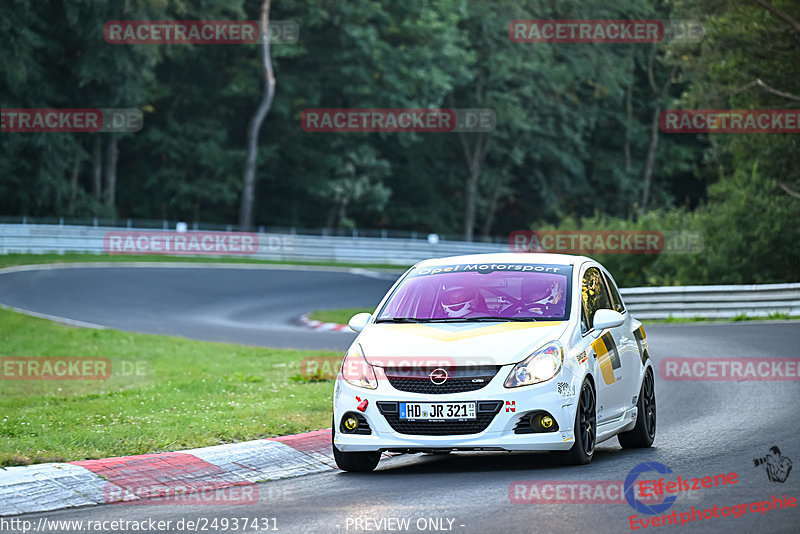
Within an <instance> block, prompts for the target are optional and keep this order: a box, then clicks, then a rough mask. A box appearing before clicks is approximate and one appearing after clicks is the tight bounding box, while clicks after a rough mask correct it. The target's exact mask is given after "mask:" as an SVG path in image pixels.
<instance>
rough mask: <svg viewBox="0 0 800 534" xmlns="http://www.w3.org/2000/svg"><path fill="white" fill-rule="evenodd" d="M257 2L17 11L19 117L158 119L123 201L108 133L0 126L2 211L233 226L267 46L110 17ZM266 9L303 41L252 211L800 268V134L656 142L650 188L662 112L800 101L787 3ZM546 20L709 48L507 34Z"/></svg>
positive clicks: (646, 276) (773, 276)
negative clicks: (671, 31)
mask: <svg viewBox="0 0 800 534" xmlns="http://www.w3.org/2000/svg"><path fill="white" fill-rule="evenodd" d="M259 8H260V2H259V1H258V0H226V1H224V2H223V1H213V0H203V1H199V2H184V1H181V0H126V1H124V2H122V1H121V2H98V1H95V0H70V1H67V0H42V1H40V2H26V1H23V0H7V1H6V2H4V6H3V9H2V10H0V30H1V31H2V32H3V35H4V37H5V40H4V46H3V47H2V48H0V72H2V74H0V96H1V97H2V98H0V105H2V107H4V108H14V107H135V108H139V109H142V110H143V111H144V113H145V121H144V122H145V125H144V128H143V129H142V130H141V131H140V132H138V133H134V134H120V135H118V136H116V142H117V143H118V144H117V157H118V169H117V176H118V178H117V185H116V191H115V194H114V195H113V198H109V197H108V196H107V195H105V196H104V193H107V192H108V188H107V187H106V185H105V184H101V187H100V188H98V187H97V185H96V184H95V175H96V173H95V170H94V169H95V167H96V166H97V157H96V156H95V155H94V154H95V153H94V151H95V150H96V149H98V148H99V147H100V146H102V150H101V152H100V153H101V154H105V152H106V149H107V148H108V146H109V143H110V138H111V134H67V133H60V134H54V133H50V134H44V133H2V134H0V147H2V149H1V150H0V215H28V216H73V217H92V216H101V217H121V218H143V219H169V220H186V221H190V222H191V221H202V222H206V223H223V224H224V223H233V222H235V221H236V220H237V218H238V217H237V213H238V209H239V200H240V198H239V197H240V189H241V182H242V172H243V166H244V158H245V135H246V127H247V122H248V121H249V119H250V117H251V115H252V113H253V111H254V109H255V107H256V105H257V104H258V101H259V98H260V95H261V90H262V86H263V75H262V72H261V69H260V61H261V58H260V48H259V46H258V45H256V44H249V45H113V44H108V43H106V42H105V41H104V39H103V23H104V22H106V21H108V20H114V19H156V20H165V19H178V20H187V19H211V20H223V19H236V20H241V19H247V20H256V19H257V18H258V13H259ZM769 8H776V9H769ZM271 18H272V20H274V21H281V20H293V21H295V22H297V24H298V26H299V28H300V33H299V41H298V42H297V44H275V45H273V46H272V60H273V64H274V68H275V76H276V79H277V89H276V93H275V99H274V102H273V105H272V109H271V110H270V112H269V115H268V117H267V120H266V122H265V123H264V127H263V129H262V132H261V137H260V142H259V147H260V148H259V154H258V174H257V188H256V199H257V201H256V213H255V221H256V224H259V225H269V226H296V227H329V228H352V227H357V228H387V229H405V230H412V231H418V232H431V231H432V232H438V233H442V234H464V235H469V234H471V233H473V232H474V234H475V235H476V236H481V235H483V236H489V235H495V236H497V235H505V234H507V233H508V232H510V231H513V230H517V229H524V228H544V227H548V228H559V227H563V228H573V227H581V228H627V227H632V228H633V227H635V228H643V229H660V228H668V229H675V230H694V231H698V232H701V233H702V234H703V237H704V241H705V244H706V249H705V251H704V252H703V253H702V254H694V255H691V256H686V255H683V256H668V255H662V256H659V257H641V256H636V257H615V258H603V259H604V261H607V262H609V263H610V264H611V265H612V266H614V265H616V266H617V268H619V269H621V270H622V271H621V272H623V273H624V274H623V277H624V278H626V280H627V282H629V283H625V285H632V284H652V283H709V282H766V281H795V280H797V279H798V274H800V269H799V268H798V267H797V265H800V247H797V246H796V245H794V243H796V242H797V240H798V238H800V198H795V197H793V196H792V195H791V192H796V191H798V190H800V169H798V167H797V165H796V164H795V162H796V154H797V153H798V141H797V136H796V135H792V134H709V135H697V134H681V135H675V134H664V133H659V135H658V139H657V141H658V144H657V149H656V150H655V153H654V161H653V165H652V180H651V183H652V185H651V186H650V189H649V192H648V193H647V194H645V193H644V188H645V186H644V183H645V180H644V178H643V177H644V175H645V174H646V161H647V156H648V152H649V151H650V150H652V148H651V146H652V145H651V141H652V140H651V137H650V136H651V126H652V120H653V112H654V110H655V109H657V108H656V106H658V109H669V108H677V107H682V108H791V107H800V105H798V101H800V97H798V96H797V95H800V74H798V70H797V65H798V60H800V25H795V24H792V21H795V23H796V21H797V20H798V19H800V8H798V6H797V3H796V2H793V1H792V0H771V2H769V1H767V0H759V2H727V1H724V0H701V1H700V2H697V1H691V2H690V1H688V0H624V1H622V2H617V3H608V2H605V1H603V0H582V1H577V0H565V1H561V2H558V3H557V4H554V3H552V2H544V1H542V0H523V1H514V0H495V1H491V2H487V1H479V0H408V1H405V2H389V1H383V2H376V1H373V0H350V1H347V2H340V1H336V0H274V1H273V2H272V12H271ZM531 18H537V19H547V18H553V19H579V18H583V19H589V18H594V19H620V18H630V19H661V20H666V19H672V20H678V19H690V20H696V21H700V22H701V23H702V24H703V26H704V27H705V29H706V35H705V38H704V39H703V40H702V41H701V42H700V43H695V44H681V43H671V44H662V43H659V44H636V45H629V44H559V45H556V44H522V43H514V42H512V41H511V40H510V39H509V37H508V25H509V22H511V21H512V20H515V19H531ZM757 79H761V80H762V81H763V83H764V84H765V85H766V86H768V87H770V88H773V89H775V91H768V90H765V89H764V87H763V86H761V85H757V84H755V83H754V82H755V80H757ZM662 89H663V91H662ZM776 91H777V92H776ZM779 93H784V95H781V94H779ZM787 95H788V96H787ZM792 96H794V98H792ZM313 107H351V108H367V107H377V108H386V107H414V108H418V107H458V108H491V109H493V110H494V111H495V114H496V117H497V126H496V128H495V130H494V131H493V132H491V133H490V134H486V135H485V137H482V136H483V135H484V134H465V135H463V136H460V135H457V134H445V133H438V134H431V133H428V134H422V133H402V134H400V133H348V134H341V133H308V132H304V131H303V130H302V129H301V128H300V114H301V112H302V111H303V110H304V109H307V108H313ZM482 143H485V146H486V149H485V154H482V153H481V148H480V147H481V146H482ZM476 155H477V156H480V157H477V158H475V160H476V161H478V162H479V165H478V166H477V167H474V168H473V169H472V170H471V169H470V168H469V165H468V159H469V158H472V157H473V156H476ZM101 159H106V160H107V159H108V157H107V155H104V156H102V157H101ZM471 179H472V180H473V181H472V187H473V188H474V192H475V194H474V201H471V200H470V184H471V182H470V180H471ZM645 199H646V200H645ZM472 203H474V212H472V213H474V214H470V213H471V212H470V210H469V206H470V205H471V204H472Z"/></svg>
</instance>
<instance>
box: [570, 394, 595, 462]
mask: <svg viewBox="0 0 800 534" xmlns="http://www.w3.org/2000/svg"><path fill="white" fill-rule="evenodd" d="M595 406H596V403H595V396H594V390H593V389H592V385H591V384H590V383H589V381H588V380H584V381H583V385H582V386H581V394H580V396H578V409H577V410H575V425H574V426H573V434H575V444H574V445H573V446H572V448H571V449H570V450H569V451H567V452H565V453H562V458H563V460H564V462H565V463H568V464H571V465H583V464H588V463H589V462H591V461H592V456H593V455H594V445H595V442H596V440H597V413H596V412H595Z"/></svg>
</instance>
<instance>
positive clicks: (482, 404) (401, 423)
mask: <svg viewBox="0 0 800 534" xmlns="http://www.w3.org/2000/svg"><path fill="white" fill-rule="evenodd" d="M377 406H378V410H379V411H380V412H381V414H383V416H384V417H385V418H386V421H387V422H388V423H389V426H391V427H392V428H393V429H394V431H395V432H399V433H400V434H414V435H417V436H454V435H461V434H477V433H479V432H483V431H484V430H486V427H488V426H489V423H491V422H492V420H493V419H494V416H495V415H497V413H498V412H499V411H500V408H502V407H503V401H479V402H478V406H477V411H476V415H477V418H476V419H472V420H464V421H405V420H402V419H400V409H399V406H398V403H396V402H387V401H378V402H377Z"/></svg>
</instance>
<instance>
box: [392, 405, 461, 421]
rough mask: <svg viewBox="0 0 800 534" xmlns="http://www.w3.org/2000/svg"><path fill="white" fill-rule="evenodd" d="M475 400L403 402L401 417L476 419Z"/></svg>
mask: <svg viewBox="0 0 800 534" xmlns="http://www.w3.org/2000/svg"><path fill="white" fill-rule="evenodd" d="M475 418H476V417H475V403H474V402H401V403H400V419H405V420H410V419H422V420H430V421H458V420H464V419H475Z"/></svg>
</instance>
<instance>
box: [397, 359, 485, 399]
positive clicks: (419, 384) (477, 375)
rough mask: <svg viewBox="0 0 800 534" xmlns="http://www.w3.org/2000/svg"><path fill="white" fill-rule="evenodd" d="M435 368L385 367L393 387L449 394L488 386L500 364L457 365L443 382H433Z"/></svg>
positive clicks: (450, 370)
mask: <svg viewBox="0 0 800 534" xmlns="http://www.w3.org/2000/svg"><path fill="white" fill-rule="evenodd" d="M433 370H434V368H433V367H431V368H430V369H418V370H416V369H415V370H412V371H407V370H402V369H396V368H391V367H387V368H385V369H384V372H385V373H386V378H387V379H388V380H389V384H391V385H392V387H393V388H395V389H396V390H399V391H406V392H408V393H424V394H433V395H437V394H447V393H464V392H466V391H477V390H479V389H481V388H483V387H486V385H487V384H489V382H491V381H492V378H494V375H496V374H497V371H498V370H500V366H496V365H491V366H476V367H456V368H454V369H448V370H447V373H448V375H449V377H448V379H447V380H446V381H445V382H444V383H443V384H434V383H433V382H431V379H430V374H431V371H433Z"/></svg>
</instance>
